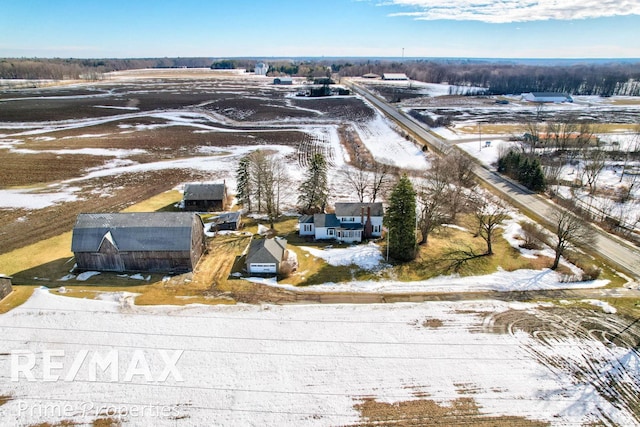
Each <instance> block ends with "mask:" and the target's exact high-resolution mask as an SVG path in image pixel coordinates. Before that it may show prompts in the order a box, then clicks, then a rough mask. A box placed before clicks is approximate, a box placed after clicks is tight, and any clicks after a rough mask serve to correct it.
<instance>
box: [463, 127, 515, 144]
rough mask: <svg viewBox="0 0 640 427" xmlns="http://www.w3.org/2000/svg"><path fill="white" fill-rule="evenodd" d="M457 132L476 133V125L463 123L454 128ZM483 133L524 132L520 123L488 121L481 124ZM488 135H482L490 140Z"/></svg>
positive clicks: (505, 133) (507, 133) (508, 133)
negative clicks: (463, 124)
mask: <svg viewBox="0 0 640 427" xmlns="http://www.w3.org/2000/svg"><path fill="white" fill-rule="evenodd" d="M455 130H456V132H457V133H463V134H475V135H478V125H465V126H460V127H456V128H455ZM481 130H482V133H483V134H487V135H489V134H501V135H512V134H513V135H519V134H522V133H524V131H523V126H522V125H521V124H517V123H516V124H512V123H488V124H484V123H483V124H482V129H481ZM490 139H491V138H490V137H483V140H485V141H486V140H490Z"/></svg>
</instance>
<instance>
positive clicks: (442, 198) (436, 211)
mask: <svg viewBox="0 0 640 427" xmlns="http://www.w3.org/2000/svg"><path fill="white" fill-rule="evenodd" d="M443 166H444V162H438V161H435V162H434V163H433V164H432V167H431V169H430V170H429V171H427V172H426V173H425V178H424V179H423V180H422V181H421V182H420V183H419V184H418V185H417V191H416V192H417V204H418V209H419V212H420V214H419V217H418V228H419V230H420V234H421V239H420V241H419V242H418V244H420V245H424V244H425V243H427V240H428V238H429V234H430V233H431V232H433V231H434V230H435V229H436V228H438V227H439V226H440V225H442V224H443V223H444V222H445V221H446V220H447V219H448V217H449V215H448V214H449V201H450V192H451V185H450V183H449V181H450V179H449V177H448V176H447V175H446V173H445V170H444V168H443Z"/></svg>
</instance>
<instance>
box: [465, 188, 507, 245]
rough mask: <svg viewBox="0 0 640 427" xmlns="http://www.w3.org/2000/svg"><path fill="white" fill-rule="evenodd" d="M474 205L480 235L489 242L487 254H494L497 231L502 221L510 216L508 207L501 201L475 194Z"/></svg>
mask: <svg viewBox="0 0 640 427" xmlns="http://www.w3.org/2000/svg"><path fill="white" fill-rule="evenodd" d="M473 205H474V208H475V209H474V216H475V218H476V221H477V222H478V236H480V237H481V238H482V240H484V241H485V243H486V244H487V252H486V255H493V246H492V243H493V240H494V237H495V232H496V229H497V228H498V226H499V225H500V223H501V222H502V221H504V220H505V219H507V218H508V217H509V215H508V213H507V208H506V206H505V205H504V204H503V203H502V202H501V201H489V200H486V199H485V198H483V197H482V196H474V200H473Z"/></svg>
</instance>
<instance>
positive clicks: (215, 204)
mask: <svg viewBox="0 0 640 427" xmlns="http://www.w3.org/2000/svg"><path fill="white" fill-rule="evenodd" d="M222 205H223V203H222V200H185V202H184V208H185V210H187V211H192V212H206V211H221V210H223V206H222Z"/></svg>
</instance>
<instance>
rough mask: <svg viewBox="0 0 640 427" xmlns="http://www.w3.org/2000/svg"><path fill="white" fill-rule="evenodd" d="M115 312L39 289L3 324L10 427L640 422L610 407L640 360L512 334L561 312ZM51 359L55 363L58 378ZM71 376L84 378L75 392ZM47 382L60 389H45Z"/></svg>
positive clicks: (331, 308) (492, 308)
mask: <svg viewBox="0 0 640 427" xmlns="http://www.w3.org/2000/svg"><path fill="white" fill-rule="evenodd" d="M103 298H104V300H82V299H75V298H67V297H64V296H59V295H54V294H50V293H49V292H48V291H46V290H38V291H36V292H35V293H34V295H33V296H32V297H31V298H30V300H29V301H27V303H25V304H24V305H23V306H21V307H19V308H17V309H14V310H12V311H11V312H9V313H7V314H4V315H1V316H0V330H2V333H3V336H5V337H6V336H8V335H10V336H11V338H9V339H3V340H2V342H1V343H0V354H1V356H0V375H1V376H2V377H3V379H4V380H3V381H2V383H0V384H1V385H0V395H4V396H9V397H10V400H9V401H8V402H7V403H6V404H5V405H4V406H1V407H0V423H1V424H2V425H30V424H33V423H39V422H44V421H49V422H51V421H56V420H58V421H59V420H61V419H71V420H73V421H79V422H91V421H92V420H94V419H96V418H98V415H99V411H100V410H102V411H103V413H106V414H110V415H112V417H113V418H116V419H122V420H123V421H124V422H125V423H124V425H134V426H137V425H140V426H146V425H159V426H162V425H167V426H175V425H185V426H186V425H211V424H212V423H213V424H215V425H222V426H236V425H256V426H257V425H297V426H313V425H317V426H326V425H345V424H351V423H356V422H358V421H359V419H360V418H359V414H358V412H357V411H356V409H355V408H354V405H356V404H357V403H360V402H361V401H362V400H363V399H365V398H372V399H375V400H376V401H380V402H403V401H415V400H419V399H429V400H433V401H434V402H436V403H437V404H438V405H441V406H444V407H447V406H450V405H451V404H452V402H454V401H456V400H457V399H461V398H464V397H468V398H470V399H473V400H474V401H475V402H476V403H477V404H478V405H479V407H480V413H481V414H482V416H500V415H511V416H518V417H524V418H527V419H535V420H542V421H546V422H549V423H550V424H551V425H557V426H564V425H578V424H586V423H591V422H597V421H602V420H604V418H605V417H606V418H607V419H608V420H609V421H610V422H611V423H613V424H615V425H629V426H630V425H637V423H638V420H637V419H634V418H633V415H632V409H631V408H629V407H628V405H627V404H626V403H625V402H626V401H625V400H624V399H622V398H620V399H616V403H615V404H613V403H611V401H610V396H608V395H607V393H612V395H613V396H614V397H615V396H617V393H618V392H617V391H615V390H613V388H612V387H611V384H609V383H608V381H610V382H611V383H613V382H616V383H617V384H618V385H619V386H620V387H621V388H624V387H628V390H630V391H631V392H634V393H638V392H640V390H639V386H638V385H639V384H640V359H639V358H638V353H637V352H634V351H633V350H631V351H630V350H628V349H626V348H623V347H618V346H616V345H609V346H607V345H605V344H603V343H602V342H600V341H598V340H596V339H594V338H593V337H592V336H591V335H589V334H586V335H580V336H574V335H573V334H572V333H571V331H570V328H565V329H564V330H563V331H558V333H557V334H552V333H551V332H549V331H547V332H546V333H545V334H543V335H537V334H536V333H535V331H531V330H526V327H525V330H521V329H520V328H519V327H518V322H517V321H512V320H505V319H509V318H511V317H512V316H515V318H516V319H517V318H519V317H520V316H522V317H527V316H528V317H533V318H536V317H541V318H544V317H545V316H546V314H545V313H547V312H548V309H549V307H543V306H539V305H536V304H522V303H506V302H497V301H474V302H437V303H436V302H433V303H422V304H389V305H373V306H363V305H320V306H269V305H264V306H211V307H205V306H197V305H194V306H186V307H138V306H134V305H132V304H131V298H130V297H129V296H127V295H122V294H105V295H104V296H103ZM591 303H594V302H591ZM595 303H597V301H596V302H595ZM596 310H598V309H596ZM593 316H599V315H598V314H597V311H596V312H594V313H593ZM26 323H28V325H29V326H28V327H27V326H25V324H26ZM503 323H504V324H503ZM523 326H525V325H524V324H523ZM501 328H506V330H507V331H508V332H507V333H498V330H499V329H501ZM19 351H23V354H26V353H27V352H32V353H30V354H35V365H34V367H33V368H32V369H31V370H30V371H29V372H30V374H33V376H34V378H33V381H28V380H27V379H26V378H25V375H23V374H19V376H20V378H19V379H18V381H12V380H11V374H12V368H11V366H12V363H13V362H12V358H16V357H18V356H16V354H17V352H19ZM110 351H113V352H116V354H117V355H118V360H119V365H118V370H117V371H116V370H113V369H112V368H113V366H112V367H111V368H110V367H103V368H102V369H101V368H100V367H98V371H97V373H95V372H94V375H93V377H92V373H91V372H90V370H91V369H90V367H91V363H90V360H91V359H90V358H91V357H92V356H98V357H103V358H107V356H108V355H109V352H110ZM83 352H87V354H89V356H88V357H86V358H85V362H84V363H85V364H83V365H81V366H80V367H79V368H78V367H76V366H74V365H73V361H74V360H76V359H77V358H78V354H82V355H84V354H85V353H83ZM43 354H53V355H54V357H53V364H52V365H51V366H50V367H47V366H43V360H45V358H44V356H43ZM12 355H13V356H12ZM162 356H164V358H163V357H162ZM132 360H136V361H137V362H136V363H137V365H136V367H137V369H136V370H131V364H132ZM169 361H171V363H168V362H169ZM20 363H22V364H24V361H21V362H20ZM167 366H169V367H171V368H172V369H168V373H165V375H161V374H162V373H163V371H164V370H165V368H166V367H167ZM71 371H73V373H74V374H75V373H76V372H77V375H74V376H73V380H69V381H65V380H64V379H65V378H66V377H68V376H69V375H70V374H69V372H71ZM114 372H115V377H116V378H115V381H113V380H114V378H113V375H114ZM130 372H133V373H134V374H132V375H129V376H128V374H129V373H130ZM45 375H49V376H51V378H53V377H55V376H59V377H60V379H59V380H57V381H54V380H50V381H44V380H43V376H45ZM165 377H166V380H165ZM51 378H50V379H51ZM603 378H606V380H603ZM158 379H161V381H159V380H158ZM125 380H128V381H125ZM43 408H49V410H51V411H56V410H57V411H59V412H58V413H56V412H52V413H48V414H47V413H43ZM114 413H115V415H113V414H114ZM52 414H57V415H59V416H54V415H52Z"/></svg>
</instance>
